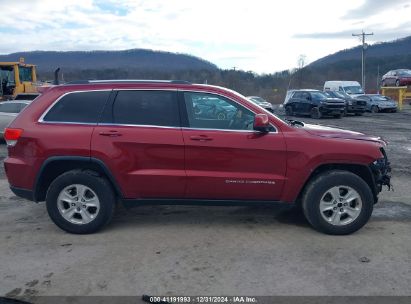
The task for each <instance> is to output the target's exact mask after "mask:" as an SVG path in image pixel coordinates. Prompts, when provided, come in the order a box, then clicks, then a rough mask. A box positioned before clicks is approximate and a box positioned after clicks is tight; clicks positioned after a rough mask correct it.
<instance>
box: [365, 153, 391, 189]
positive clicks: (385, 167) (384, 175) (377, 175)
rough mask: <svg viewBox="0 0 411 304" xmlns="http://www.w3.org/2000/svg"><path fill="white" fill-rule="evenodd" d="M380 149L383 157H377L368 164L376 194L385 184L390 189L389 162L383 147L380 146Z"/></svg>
mask: <svg viewBox="0 0 411 304" xmlns="http://www.w3.org/2000/svg"><path fill="white" fill-rule="evenodd" d="M380 150H381V153H382V155H383V156H384V157H382V158H379V159H377V160H376V161H374V162H373V163H372V164H371V165H370V168H371V172H372V173H373V177H374V182H375V191H376V194H378V193H380V192H381V191H382V187H383V186H387V187H388V190H391V189H392V184H391V166H390V162H389V161H388V158H387V154H386V153H385V150H384V148H380Z"/></svg>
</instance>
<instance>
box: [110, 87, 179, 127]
mask: <svg viewBox="0 0 411 304" xmlns="http://www.w3.org/2000/svg"><path fill="white" fill-rule="evenodd" d="M110 112H111V117H108V118H106V119H108V120H109V121H108V122H109V123H114V124H127V125H149V126H166V127H179V126H180V117H179V110H178V103H177V93H176V92H173V91H145V90H141V91H137V90H136V91H119V92H118V93H117V97H116V99H115V101H114V104H113V106H112V109H111V111H110ZM109 116H110V115H109ZM105 122H107V121H105Z"/></svg>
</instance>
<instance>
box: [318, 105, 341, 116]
mask: <svg viewBox="0 0 411 304" xmlns="http://www.w3.org/2000/svg"><path fill="white" fill-rule="evenodd" d="M344 111H345V105H322V106H321V107H320V112H321V113H323V114H343V113H344Z"/></svg>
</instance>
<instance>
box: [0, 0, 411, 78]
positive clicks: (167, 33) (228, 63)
mask: <svg viewBox="0 0 411 304" xmlns="http://www.w3.org/2000/svg"><path fill="white" fill-rule="evenodd" d="M0 12H2V14H1V18H0V54H8V53H13V52H19V51H33V50H53V51H74V50H124V49H134V48H144V49H154V50H161V51H169V52H178V53H185V54H190V55H194V56H198V57H201V58H203V59H206V60H208V61H211V62H212V63H214V64H216V65H217V66H218V67H220V68H224V69H231V68H234V67H235V68H236V69H242V70H245V71H253V72H255V73H273V72H277V71H282V70H287V69H292V68H295V67H297V66H298V58H299V56H300V55H304V56H305V63H306V64H308V63H310V62H313V61H315V60H316V59H319V58H321V57H323V56H326V55H328V54H331V53H335V52H337V51H339V50H342V49H347V48H351V47H354V46H356V45H358V44H359V43H360V41H359V39H358V38H357V37H353V36H352V35H351V34H352V33H361V31H362V30H364V31H365V32H367V33H368V32H372V33H374V35H373V36H368V37H367V41H368V42H369V43H371V44H372V43H375V42H382V41H390V40H394V39H398V38H402V37H406V36H409V35H411V18H410V16H411V0H384V1H381V0H362V1H361V0H344V1H341V0H309V1H308V0H307V1H304V0H298V1H297V0H282V1H275V0H271V1H269V0H247V1H242V0H237V1H235V0H207V1H205V0H102V1H98V0H64V1H56V0H14V1H10V0H0Z"/></svg>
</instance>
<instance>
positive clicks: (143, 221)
mask: <svg viewBox="0 0 411 304" xmlns="http://www.w3.org/2000/svg"><path fill="white" fill-rule="evenodd" d="M294 119H299V120H303V121H306V122H315V123H318V122H320V123H321V124H325V125H334V126H340V127H344V128H348V129H351V130H355V131H361V132H366V133H369V134H373V135H378V136H382V137H383V138H384V139H386V140H387V141H388V142H389V147H388V155H389V158H390V160H391V163H392V166H393V175H394V178H393V183H394V189H395V191H394V192H388V191H384V192H383V193H382V195H380V202H379V203H378V204H377V205H376V206H375V209H374V213H373V215H372V218H371V220H370V222H369V223H368V224H367V225H366V226H365V227H364V228H363V229H361V230H360V231H359V232H357V233H355V234H353V235H349V236H342V237H336V236H328V235H324V234H320V233H318V232H316V231H314V230H312V229H311V228H310V227H309V226H308V224H307V223H306V221H305V220H304V218H303V217H302V216H301V214H299V213H298V212H295V211H290V210H282V209H279V208H270V207H191V206H190V207H183V206H155V207H154V206H145V207H139V208H134V209H131V210H126V209H123V208H119V210H118V212H117V213H116V215H115V217H114V219H113V222H112V224H111V225H110V226H109V227H108V228H107V229H105V230H104V231H102V232H100V233H97V234H94V235H83V236H78V235H70V234H67V233H64V232H62V231H61V230H59V229H58V228H57V227H56V226H55V225H54V224H53V223H51V221H50V220H49V218H48V216H47V213H46V209H45V205H44V203H40V204H35V203H31V202H28V201H25V200H22V199H19V198H17V197H16V196H14V195H13V194H12V193H11V192H10V190H9V189H8V184H7V180H6V179H5V175H4V171H3V166H1V169H0V244H1V246H0V296H7V297H22V298H24V299H27V300H31V301H33V302H39V301H41V300H40V299H39V298H37V297H36V296H44V295H47V296H50V295H56V296H61V295H66V296H68V295H82V296H84V295H87V296H90V295H130V296H135V295H142V294H150V295H192V296H193V295H200V294H201V295H253V296H259V295H260V296H262V295H411V288H410V286H411V222H410V219H411V190H410V188H409V181H410V177H411V162H410V160H411V157H410V156H411V124H410V121H411V110H410V109H407V110H405V111H403V112H401V113H393V114H388V113H381V114H374V115H371V114H366V115H364V116H362V117H354V116H350V117H345V118H342V119H331V118H330V119H327V118H326V119H321V120H320V121H313V120H311V119H308V118H294ZM6 153H7V152H6V148H5V145H4V144H2V145H1V146H0V159H1V160H3V158H4V157H5V156H6Z"/></svg>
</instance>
